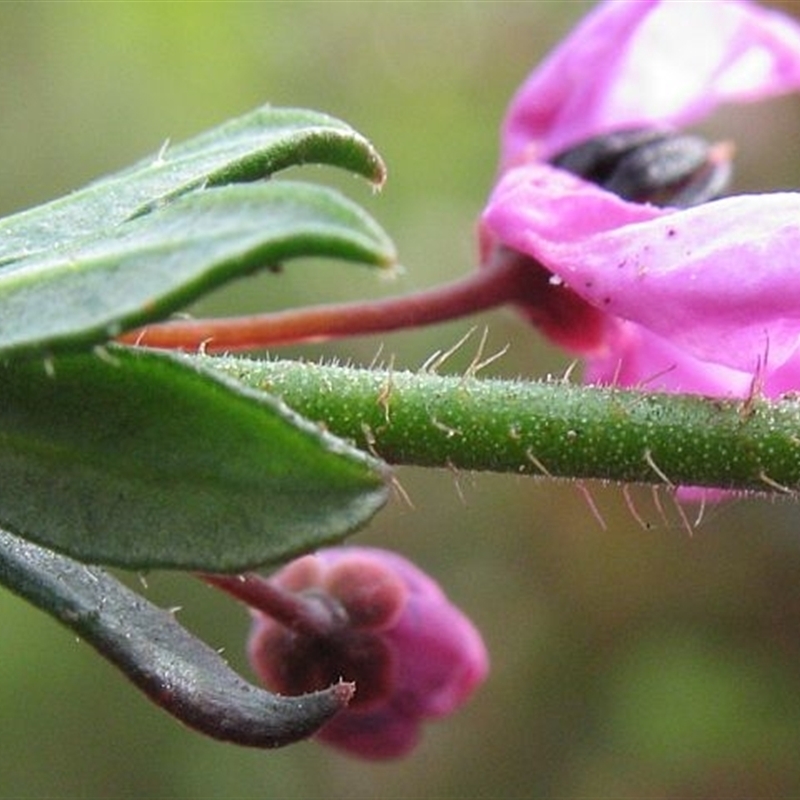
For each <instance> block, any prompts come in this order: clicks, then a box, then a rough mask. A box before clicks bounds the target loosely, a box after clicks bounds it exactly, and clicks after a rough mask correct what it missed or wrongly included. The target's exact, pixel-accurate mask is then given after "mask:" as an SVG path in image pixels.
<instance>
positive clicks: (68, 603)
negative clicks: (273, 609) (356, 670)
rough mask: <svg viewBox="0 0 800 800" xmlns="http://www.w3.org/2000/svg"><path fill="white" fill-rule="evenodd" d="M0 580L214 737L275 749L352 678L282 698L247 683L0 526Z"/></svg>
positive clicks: (118, 594)
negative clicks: (300, 694)
mask: <svg viewBox="0 0 800 800" xmlns="http://www.w3.org/2000/svg"><path fill="white" fill-rule="evenodd" d="M0 583H2V584H4V585H5V586H7V587H8V588H9V589H11V590H12V591H14V592H15V593H17V594H19V595H20V596H21V597H23V598H25V599H26V600H28V601H30V602H31V603H33V604H34V605H35V606H38V607H39V608H41V609H42V610H44V611H46V612H47V613H48V614H50V615H51V616H53V617H55V618H56V619H58V620H59V621H60V622H62V623H63V624H64V625H66V626H68V627H69V628H71V629H72V630H74V631H75V632H76V633H78V634H79V635H80V636H81V637H82V638H83V639H84V640H85V641H87V642H88V643H89V644H90V645H92V647H94V648H95V649H96V650H97V651H98V652H99V653H100V654H101V655H103V656H104V657H105V658H107V659H108V660H109V661H110V662H111V663H112V664H114V665H115V666H116V667H117V668H119V669H120V670H121V671H122V672H123V673H124V674H125V675H126V676H127V677H128V678H130V680H131V681H133V683H134V684H135V685H136V686H137V687H138V688H139V689H141V690H142V691H143V692H144V693H145V694H146V695H148V696H149V697H150V699H151V700H153V701H154V702H155V703H156V704H157V705H158V706H160V707H161V708H163V709H164V710H165V711H167V712H168V713H170V714H172V715H173V716H174V717H176V718H177V719H179V720H180V721H181V722H183V723H185V724H186V725H188V726H190V727H192V728H195V729H196V730H198V731H200V732H202V733H204V734H206V735H208V736H212V737H214V738H215V739H222V740H224V741H229V742H234V743H236V744H240V745H246V746H249V747H264V748H267V747H280V746H282V745H286V744H290V743H292V742H295V741H298V740H299V739H304V738H306V737H308V736H310V735H311V734H313V733H315V732H316V731H317V730H318V729H319V728H320V727H321V726H322V725H324V724H325V723H326V722H327V721H328V720H330V719H331V717H333V716H334V715H335V714H336V712H337V711H339V710H340V709H342V708H344V707H345V706H346V705H347V703H348V702H349V700H350V698H351V697H352V695H353V691H354V689H353V686H352V684H347V683H338V684H335V685H333V686H330V687H329V688H327V689H324V690H322V691H318V692H313V693H310V694H306V695H302V696H297V697H282V696H279V695H275V694H272V693H270V692H267V691H265V690H263V689H260V688H258V687H256V686H253V685H251V684H249V683H247V682H246V681H245V680H244V679H242V678H241V677H240V676H239V675H237V674H236V673H235V672H233V670H231V668H230V667H229V666H228V665H227V664H226V663H225V662H224V661H223V660H222V658H221V657H220V656H219V655H218V654H217V653H216V652H215V651H214V650H213V649H212V648H210V647H209V646H208V645H206V644H204V643H203V642H201V641H200V640H199V639H197V638H196V637H194V636H193V635H192V634H190V633H189V632H188V631H187V630H186V629H185V628H183V627H182V626H181V625H180V624H178V622H177V621H176V619H175V617H174V616H173V615H172V614H171V613H169V612H167V611H164V610H163V609H161V608H158V607H157V606H154V605H153V604H152V603H149V602H148V601H146V600H145V599H144V598H142V597H141V596H140V595H138V594H136V593H135V592H133V591H132V590H130V589H128V588H127V587H126V586H124V585H123V584H121V583H120V582H119V581H117V580H116V579H115V578H113V577H112V576H111V575H109V574H108V573H106V572H104V571H103V570H101V569H98V568H96V567H90V566H87V565H85V564H79V563H77V562H75V561H73V560H72V559H70V558H66V557H65V556H62V555H58V554H56V553H53V552H51V551H49V550H45V549H44V548H41V547H38V546H37V545H34V544H32V543H30V542H26V541H24V540H22V539H19V538H17V537H16V536H13V535H12V534H10V533H8V532H6V531H3V530H0Z"/></svg>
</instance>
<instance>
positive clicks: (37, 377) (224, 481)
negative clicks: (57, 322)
mask: <svg viewBox="0 0 800 800" xmlns="http://www.w3.org/2000/svg"><path fill="white" fill-rule="evenodd" d="M45 366H46V365H45V364H43V363H42V362H41V361H37V360H33V359H31V360H25V361H21V362H19V361H12V362H11V363H7V364H5V365H4V366H0V386H1V387H2V403H0V487H2V490H1V491H0V524H1V525H3V526H4V527H6V528H7V529H8V530H10V531H12V532H13V533H15V534H17V535H20V536H23V537H25V538H27V539H30V540H33V541H35V542H37V543H39V544H42V545H44V546H46V547H51V548H53V549H54V550H58V551H61V552H64V553H66V554H68V555H70V556H72V557H74V558H77V559H79V560H82V561H88V562H95V563H102V564H111V565H118V566H122V567H128V568H136V569H139V568H156V567H164V568H178V569H195V570H203V571H207V572H239V571H242V570H244V569H247V568H250V567H253V566H257V565H260V564H265V563H275V562H280V561H283V560H286V559H287V558H290V557H292V556H294V555H296V554H298V553H301V552H305V551H308V550H310V549H314V548H316V547H319V546H321V545H323V544H325V543H330V542H333V541H338V540H340V539H341V538H343V537H344V536H345V535H346V534H348V533H350V532H352V531H354V530H355V529H357V528H358V527H360V526H361V525H363V524H364V523H365V522H366V521H367V520H368V519H369V518H370V517H371V516H372V515H373V514H374V513H375V512H376V511H377V510H378V509H379V508H380V507H381V506H382V505H383V503H384V502H385V501H386V498H387V487H386V477H387V476H386V471H385V468H384V467H383V466H382V465H381V464H380V462H377V461H376V460H374V459H372V458H370V457H368V456H366V455H364V454H363V453H361V452H359V451H357V450H354V449H353V448H351V447H349V446H348V445H346V444H344V443H343V442H342V441H340V440H338V439H335V438H333V437H332V436H330V435H328V434H326V433H324V432H323V431H321V430H320V429H319V428H317V427H316V426H314V425H312V424H311V423H308V422H306V421H304V420H303V419H302V418H300V417H298V416H296V415H295V414H294V413H293V412H291V411H289V410H288V409H287V408H286V407H284V406H283V405H282V404H281V403H279V402H278V401H277V400H274V399H273V398H270V397H269V396H267V395H265V394H263V393H261V392H258V391H256V390H253V389H245V388H243V387H242V386H241V385H240V384H238V383H236V382H234V381H233V380H232V379H227V378H223V377H221V376H218V375H216V374H215V373H211V372H206V371H205V370H203V369H195V368H193V367H191V366H189V365H188V362H185V361H179V360H178V359H177V357H173V356H169V355H167V354H160V353H156V352H152V351H141V350H139V351H137V350H135V349H134V350H129V349H126V348H113V349H111V350H108V351H104V352H103V354H102V355H101V354H98V355H91V354H77V355H65V356H61V357H58V358H55V359H53V360H52V361H51V362H49V365H48V369H45Z"/></svg>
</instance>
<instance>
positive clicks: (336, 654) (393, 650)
mask: <svg viewBox="0 0 800 800" xmlns="http://www.w3.org/2000/svg"><path fill="white" fill-rule="evenodd" d="M269 582H270V583H271V584H272V585H273V586H276V587H278V588H280V589H283V590H287V591H290V592H292V593H296V594H297V595H299V596H300V597H303V598H305V599H306V600H307V601H309V600H310V601H313V602H315V603H319V604H320V606H321V607H322V609H323V611H324V613H322V614H319V615H318V618H319V619H326V620H328V622H327V623H326V624H324V625H322V626H320V627H319V628H318V630H316V631H312V630H309V629H308V628H304V629H302V630H300V629H298V628H294V629H293V628H292V627H291V626H286V625H284V624H281V623H279V622H276V621H275V620H274V619H272V618H271V617H270V616H267V615H266V614H264V613H262V612H260V611H254V612H253V615H254V622H253V629H252V633H251V636H250V641H249V645H248V654H249V657H250V661H251V663H252V665H253V668H254V669H255V670H256V672H257V673H258V675H259V676H260V677H261V679H262V680H263V681H264V683H265V684H266V685H267V686H268V687H269V688H271V689H272V690H273V691H277V692H280V693H285V694H300V693H303V692H307V691H313V690H315V689H320V688H323V687H326V686H329V685H331V684H332V683H335V682H337V681H339V680H346V681H352V682H354V683H355V685H356V694H355V697H354V699H353V700H352V702H351V703H350V705H349V706H348V707H347V708H346V709H345V710H343V711H341V712H339V714H338V715H337V716H336V717H335V718H334V719H333V720H332V721H331V722H330V723H328V724H327V725H326V726H325V727H324V728H323V729H322V730H321V731H320V733H319V734H318V738H319V739H320V740H322V741H324V742H326V743H328V744H331V745H333V746H335V747H339V748H341V749H343V750H346V751H348V752H350V753H352V754H355V755H358V756H361V757H363V758H369V759H384V758H394V757H397V756H401V755H404V754H405V753H407V752H408V751H410V750H411V749H412V748H413V747H414V745H415V744H416V743H417V741H418V739H419V735H420V727H421V724H422V722H423V721H424V720H425V719H428V718H434V717H442V716H446V715H448V714H451V713H452V712H453V711H455V710H456V709H457V708H458V707H459V706H460V705H461V704H462V703H464V702H465V701H466V700H467V699H468V698H469V696H470V695H471V694H472V693H473V691H474V690H475V689H476V688H477V687H478V685H480V683H482V681H483V680H484V678H485V677H486V675H487V672H488V657H487V653H486V649H485V647H484V644H483V641H482V639H481V636H480V634H479V633H478V631H477V630H476V628H475V627H474V626H473V624H472V623H471V622H470V621H469V620H468V619H467V618H466V617H465V616H464V614H462V613H461V611H459V609H457V608H456V607H455V606H454V605H453V604H452V603H451V602H450V601H449V600H448V599H447V597H445V595H444V593H443V592H442V590H441V589H440V588H439V586H438V585H437V584H436V583H435V582H434V581H433V580H432V579H431V578H429V577H428V576H427V575H425V574H424V573H423V572H421V571H420V570H419V569H417V567H415V566H414V565H413V564H411V563H410V562H409V561H407V560H406V559H404V558H402V557H400V556H398V555H395V554H394V553H389V552H386V551H384V550H378V549H373V548H366V547H339V548H331V549H328V550H322V551H320V552H319V553H317V554H316V555H313V556H306V557H303V558H300V559H298V560H297V561H294V562H292V563H291V564H289V565H287V566H286V567H284V568H283V569H281V570H280V571H278V572H277V573H276V574H275V575H274V576H271V577H270V579H269Z"/></svg>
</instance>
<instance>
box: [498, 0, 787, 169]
mask: <svg viewBox="0 0 800 800" xmlns="http://www.w3.org/2000/svg"><path fill="white" fill-rule="evenodd" d="M798 87H800V28H798V26H797V25H796V24H795V23H794V22H793V21H792V20H790V19H789V18H788V17H786V16H784V15H782V14H779V13H777V12H773V11H768V10H765V9H762V8H759V7H757V6H755V5H753V4H751V3H748V2H743V1H742V0H709V1H708V2H684V1H683V0H660V2H659V0H609V1H608V2H605V3H602V4H601V5H600V6H598V8H597V9H596V10H595V11H594V12H593V13H592V14H590V15H589V16H588V17H586V19H585V20H584V21H583V22H582V23H581V24H580V25H579V26H578V27H577V28H576V29H575V30H574V31H573V33H572V34H571V35H570V36H568V37H567V38H566V39H565V40H564V41H563V42H562V43H561V45H560V46H559V47H558V48H557V49H556V50H555V51H553V53H552V54H551V55H550V56H549V58H548V59H547V60H546V61H545V62H544V63H543V64H542V65H541V66H540V67H538V68H537V69H536V70H535V71H534V72H533V73H532V74H531V75H530V77H529V78H528V80H527V81H526V82H525V83H524V84H523V85H522V86H521V88H520V89H519V90H518V91H517V93H516V95H515V96H514V98H513V100H512V102H511V105H510V107H509V112H508V115H507V117H506V120H505V125H504V129H503V154H502V166H503V168H504V169H505V168H508V167H510V166H512V165H514V164H516V163H520V162H521V161H523V160H524V161H527V160H530V159H531V158H535V159H541V160H547V159H549V158H551V157H552V156H554V155H556V154H557V153H558V152H560V151H561V150H563V149H564V148H566V147H568V146H570V145H573V144H575V143H577V142H580V141H583V140H586V139H588V138H590V137H591V136H594V135H596V134H598V133H603V132H607V131H610V130H617V129H620V128H626V127H633V126H638V125H646V126H649V127H654V126H656V127H683V126H686V125H688V124H691V123H693V122H695V121H697V120H699V119H701V118H702V117H704V116H706V115H707V114H709V113H710V112H711V111H712V110H713V109H714V108H716V107H717V106H718V105H720V104H721V103H725V102H730V101H750V100H760V99H764V98H766V97H770V96H773V95H777V94H782V93H785V92H788V91H791V90H793V89H796V88H798Z"/></svg>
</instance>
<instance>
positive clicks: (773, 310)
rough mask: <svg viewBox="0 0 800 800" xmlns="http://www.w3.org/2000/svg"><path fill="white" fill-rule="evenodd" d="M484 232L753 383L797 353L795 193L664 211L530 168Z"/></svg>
mask: <svg viewBox="0 0 800 800" xmlns="http://www.w3.org/2000/svg"><path fill="white" fill-rule="evenodd" d="M483 224H484V225H485V226H486V228H487V230H488V231H489V232H490V233H491V234H492V235H494V236H495V237H496V238H497V240H499V241H501V242H503V244H505V245H506V246H508V247H511V248H513V249H516V250H519V251H521V252H524V253H527V254H528V255H530V256H532V257H533V258H535V259H537V260H539V261H540V262H541V263H542V264H543V265H544V266H545V267H546V268H547V269H549V270H550V271H551V272H553V274H554V275H556V276H558V277H559V278H560V279H562V280H564V281H565V282H566V283H567V285H569V287H570V288H571V289H572V290H573V291H574V292H576V293H577V294H578V295H580V296H581V297H583V298H584V299H585V300H587V301H588V302H590V303H591V304H593V305H595V306H596V307H598V308H601V309H603V310H604V311H605V312H606V313H607V314H608V315H609V316H610V317H611V318H613V317H618V318H621V319H624V320H629V321H632V322H635V323H637V324H639V325H642V326H644V327H645V328H648V329H650V330H651V331H652V332H654V333H655V334H657V335H658V336H661V337H663V338H665V339H668V340H669V341H670V342H671V343H672V344H674V345H676V346H677V347H678V348H680V349H682V350H684V351H686V353H687V354H689V355H691V356H692V357H694V358H697V359H700V360H702V361H711V362H714V363H717V364H721V365H723V366H727V367H731V368H733V369H737V370H742V371H745V372H748V373H750V374H752V373H753V372H754V371H755V370H756V369H757V368H759V365H763V364H764V361H765V359H768V361H769V364H771V365H772V366H773V367H777V366H780V365H781V364H783V363H784V362H785V361H786V360H787V359H788V358H789V357H790V356H791V355H792V354H793V353H794V352H795V349H796V347H797V338H798V336H797V332H798V329H800V270H798V268H797V259H798V254H800V195H798V194H792V193H777V194H764V195H742V196H738V197H729V198H724V199H722V200H718V201H715V202H713V203H707V204H705V205H702V206H697V207H695V208H691V209H686V210H681V211H675V210H671V209H657V208H655V207H652V206H645V205H637V204H632V203H626V202H624V201H622V200H620V199H619V198H617V197H615V196H614V195H611V194H609V193H608V192H605V191H603V190H602V189H600V188H598V187H595V186H593V185H591V184H588V183H586V182H584V181H581V180H579V179H576V178H572V177H571V176H568V175H565V173H563V172H562V171H560V170H557V169H554V168H551V167H549V166H547V165H546V164H536V163H531V164H528V165H526V166H524V167H520V168H517V169H514V170H511V171H509V172H508V173H507V174H506V175H505V176H503V178H501V180H500V182H499V184H498V186H497V188H496V189H495V191H494V193H493V194H492V197H491V198H490V201H489V205H488V206H487V209H486V211H485V212H484V217H483ZM607 344H608V343H607ZM587 355H602V353H594V354H587Z"/></svg>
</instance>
